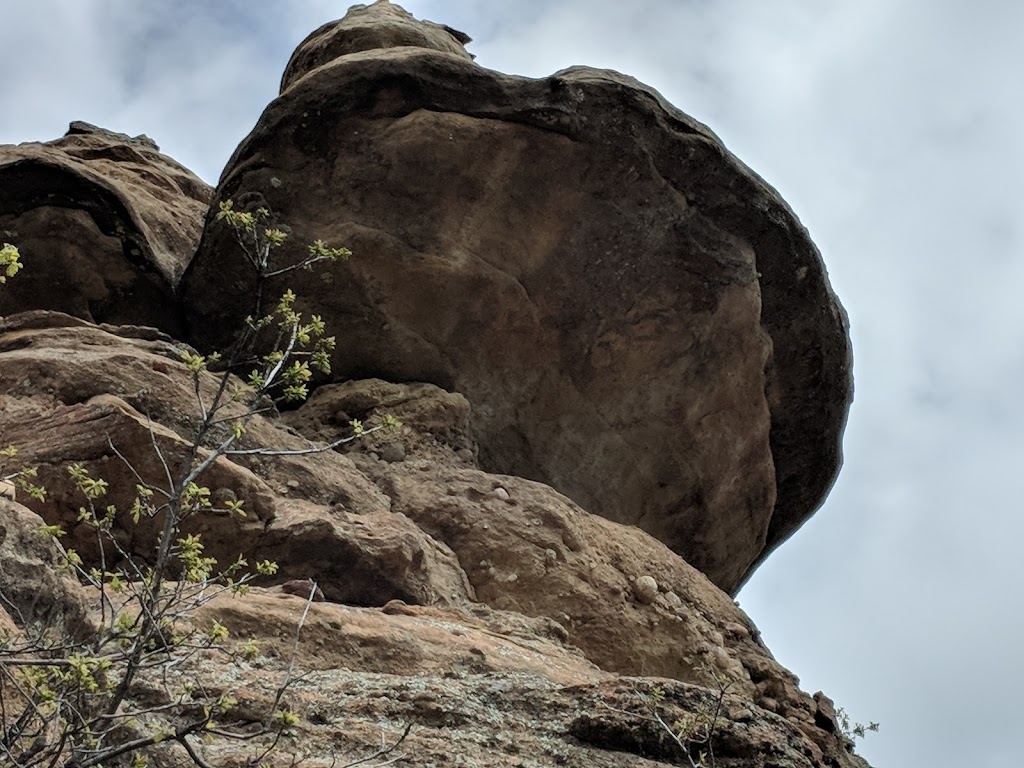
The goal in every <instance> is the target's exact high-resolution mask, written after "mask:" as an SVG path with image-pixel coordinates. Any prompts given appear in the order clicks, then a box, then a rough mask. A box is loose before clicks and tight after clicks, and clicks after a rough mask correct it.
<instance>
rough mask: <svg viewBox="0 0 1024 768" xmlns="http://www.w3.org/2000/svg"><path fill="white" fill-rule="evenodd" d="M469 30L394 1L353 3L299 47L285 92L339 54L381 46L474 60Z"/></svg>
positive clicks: (287, 69) (290, 65) (283, 79)
mask: <svg viewBox="0 0 1024 768" xmlns="http://www.w3.org/2000/svg"><path fill="white" fill-rule="evenodd" d="M468 42H470V38H469V36H468V35H466V33H464V32H459V31H458V30H455V29H452V28H451V27H448V26H445V25H443V24H434V23H433V22H429V21H418V20H416V19H414V18H413V17H412V15H411V14H410V13H409V12H408V11H406V10H405V9H404V8H402V7H400V6H397V5H392V4H391V3H387V2H385V3H376V4H375V5H373V6H370V7H367V6H365V5H353V6H352V7H351V8H349V10H348V13H347V14H346V15H345V18H343V19H341V20H340V21H332V22H329V23H327V24H324V25H323V26H322V27H320V28H319V29H318V30H316V31H315V32H312V33H311V34H310V35H309V36H308V37H307V38H306V39H305V40H303V41H302V42H301V43H299V47H298V48H296V49H295V53H293V54H292V57H291V59H290V60H289V61H288V66H287V67H285V70H284V75H283V76H282V77H281V92H282V93H284V91H286V90H287V89H288V88H289V87H290V86H291V85H292V83H294V82H295V81H297V80H299V79H301V78H302V77H304V76H305V75H307V74H309V73H310V72H312V71H313V70H315V69H317V68H319V67H321V66H323V65H324V64H329V63H330V62H331V61H333V60H334V59H336V58H338V57H339V56H347V55H349V54H353V53H360V52H362V51H373V50H377V49H380V48H402V47H412V48H427V49H430V50H434V51H441V52H443V53H450V54H454V55H455V56H460V57H462V58H464V59H468V60H472V58H473V57H472V56H471V55H470V54H469V53H467V52H466V49H465V47H464V46H465V44H466V43H468Z"/></svg>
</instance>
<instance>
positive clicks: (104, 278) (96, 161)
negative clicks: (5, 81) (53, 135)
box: [0, 122, 211, 335]
mask: <svg viewBox="0 0 1024 768" xmlns="http://www.w3.org/2000/svg"><path fill="white" fill-rule="evenodd" d="M210 193H211V190H210V187H208V186H207V185H206V184H205V183H203V182H202V181H201V180H200V179H199V178H198V177H197V176H196V175H195V174H193V173H192V172H191V171H189V170H187V169H186V168H184V167H182V166H181V165H178V164H177V163H176V162H174V161H173V160H172V159H171V158H169V157H167V156H166V155H163V154H160V152H159V149H158V147H157V146H156V144H154V143H153V141H152V140H151V139H149V138H148V137H145V136H138V137H135V138H130V137H128V136H125V135H124V134H119V133H114V132H112V131H106V130H103V129H101V128H96V127H95V126H91V125H89V124H88V123H81V122H75V123H72V124H71V127H70V129H69V130H68V133H67V134H66V135H65V136H64V137H63V138H60V139H57V140H56V141H50V142H46V143H43V144H37V143H27V144H19V145H17V146H10V145H5V146H0V236H2V237H0V240H3V241H8V242H12V243H15V244H16V245H17V246H18V247H19V249H20V250H21V253H22V256H23V259H22V261H23V262H24V264H25V269H24V270H22V272H21V273H19V275H18V279H17V280H12V281H10V283H9V284H8V285H5V286H4V290H3V291H2V292H0V315H4V314H12V313H15V312H21V311H25V310H31V309H53V310H60V311H62V312H67V313H69V314H72V315H75V316H77V317H81V318H84V319H87V320H94V321H96V322H113V323H126V324H141V325H151V326H155V327H158V328H162V329H163V330H165V331H171V332H175V333H178V335H180V331H181V311H180V309H179V308H178V305H177V302H176V301H175V300H174V298H173V287H174V285H175V283H176V282H177V280H178V278H179V277H180V275H181V273H182V271H183V270H184V269H185V265H186V264H187V263H188V260H189V259H190V257H191V255H192V252H193V251H194V250H195V247H196V244H197V243H198V241H199V234H200V231H201V229H202V225H203V217H204V216H205V214H206V209H207V206H208V203H209V199H210Z"/></svg>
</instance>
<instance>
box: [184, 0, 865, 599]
mask: <svg viewBox="0 0 1024 768" xmlns="http://www.w3.org/2000/svg"><path fill="white" fill-rule="evenodd" d="M459 39H460V38H459V36H458V35H457V34H453V33H452V32H450V31H448V30H447V29H445V28H442V27H439V26H436V25H423V24H419V23H415V22H414V21H413V20H412V19H411V17H409V15H408V14H407V13H406V12H405V11H403V10H402V9H401V8H399V7H397V6H393V5H390V4H386V3H376V4H374V5H372V6H368V7H360V6H356V7H355V8H353V9H352V10H351V11H350V13H349V15H348V17H346V19H345V20H343V21H342V22H340V23H338V24H335V25H326V26H325V27H323V28H321V29H320V30H317V32H315V33H314V34H313V35H311V36H310V38H308V39H307V40H306V41H305V42H304V43H303V44H301V45H300V46H299V48H298V50H297V51H296V53H295V55H294V56H293V57H292V60H291V62H290V64H289V66H288V70H287V71H286V73H285V76H284V78H283V81H282V86H283V90H282V93H281V95H280V97H279V98H278V99H276V100H275V101H274V102H273V103H271V104H270V106H269V107H268V108H267V110H266V111H265V112H264V114H263V116H262V117H261V118H260V121H259V123H258V124H257V125H256V127H255V128H254V129H253V131H252V133H251V134H250V135H249V136H248V138H246V139H245V141H243V142H242V144H241V146H240V147H239V148H238V150H237V151H236V152H235V154H234V156H233V157H232V158H231V161H230V162H229V163H228V166H227V168H226V169H225V171H224V174H223V176H222V179H221V183H220V185H219V187H218V189H217V191H216V193H215V201H221V200H225V199H229V198H231V199H234V200H236V201H238V202H239V203H241V204H243V205H251V206H256V205H265V206H266V207H268V208H269V209H271V210H273V211H274V212H275V213H276V214H278V215H279V217H280V220H281V221H282V222H285V223H287V224H288V225H289V226H291V227H292V229H293V231H294V233H295V234H296V235H297V237H296V238H295V241H296V244H297V246H296V247H298V244H300V243H303V242H308V241H309V240H311V239H313V238H314V237H320V238H323V239H325V240H328V241H329V242H334V243H339V244H344V245H346V246H348V247H349V248H351V249H352V250H353V251H354V252H355V254H356V258H354V259H353V260H352V261H351V262H349V263H347V264H345V265H339V266H338V267H337V268H336V269H332V270H330V271H329V273H326V274H324V273H319V272H311V273H304V274H301V275H289V276H288V277H287V285H288V286H290V287H292V288H293V289H294V290H295V292H296V293H297V294H298V295H299V296H301V297H303V298H304V299H305V300H306V302H307V304H306V306H307V307H309V308H313V307H315V309H316V311H317V312H319V313H321V314H323V315H324V317H325V319H327V320H328V321H329V324H330V326H331V328H332V331H333V332H336V333H337V334H338V338H339V342H340V343H339V347H338V351H337V355H336V359H335V361H334V368H335V371H336V379H337V380H339V381H343V380H345V379H347V378H350V377H356V378H363V377H367V376H374V377H379V378H382V379H386V380H389V381H421V382H430V383H433V384H436V385H438V386H440V387H442V388H444V389H446V390H450V391H456V392H459V393H461V394H463V395H465V397H466V398H467V399H468V400H469V402H470V403H471V404H472V406H473V409H474V418H473V425H472V430H473V436H474V438H475V439H476V440H477V441H478V443H479V447H480V460H481V464H482V466H483V467H485V468H486V469H488V470H490V471H495V472H502V473H508V474H515V475H519V476H522V477H528V478H531V479H534V480H538V481H541V482H544V483H547V484H549V485H551V486H553V487H555V488H556V489H558V490H559V491H561V492H562V493H565V494H566V495H567V496H569V497H570V498H572V499H573V500H574V501H576V502H577V503H579V504H581V505H582V506H583V507H585V508H586V509H587V510H589V511H591V512H594V513H597V514H600V515H603V516H604V517H607V518H608V519H610V520H615V521H617V522H621V523H626V524H632V525H638V526H640V527H641V528H643V529H644V530H646V531H648V532H649V533H651V534H652V535H654V536H656V537H657V538H659V539H661V540H662V541H664V542H665V543H666V544H668V545H669V546H670V547H671V548H672V549H673V550H675V551H676V552H678V553H679V554H681V555H682V556H683V557H684V558H686V560H687V561H688V562H690V563H692V564H693V565H695V566H696V567H698V568H699V569H700V570H702V571H703V572H704V573H706V574H707V575H708V577H709V578H711V580H712V581H713V582H714V583H715V584H717V585H718V586H719V587H721V588H722V589H724V590H725V591H727V592H735V591H736V590H737V589H738V588H739V587H740V585H741V584H742V583H743V581H744V580H745V579H746V578H747V577H748V576H749V574H750V573H751V572H752V570H753V569H754V568H755V567H756V566H757V564H758V563H760V562H761V560H762V559H763V558H764V557H765V556H766V555H767V554H768V553H769V552H770V551H771V550H772V549H773V548H774V547H776V546H777V545H778V544H779V543H780V542H782V541H783V540H784V539H785V538H787V537H788V536H789V535H790V534H792V533H793V531H795V530H796V529H797V527H799V525H800V524H801V523H802V522H803V521H805V520H806V519H807V518H808V517H809V516H810V515H811V514H812V513H813V512H814V510H815V509H816V508H817V507H818V505H819V504H820V503H821V501H822V499H823V498H824V495H825V493H826V492H827V490H828V489H829V488H830V487H831V484H832V482H833V480H834V477H835V474H836V472H837V470H838V467H839V463H840V437H841V432H842V428H843V426H844V423H845V417H846V412H847V407H848V404H849V401H850V397H851V391H852V390H851V386H852V385H851V378H850V349H849V342H848V336H847V326H846V320H845V315H844V313H843V310H842V308H841V306H840V305H839V303H838V301H837V300H836V298H835V296H834V295H833V294H832V291H831V289H830V288H829V285H828V281H827V277H826V274H825V270H824V267H823V265H822V262H821V259H820V256H819V254H818V252H817V250H816V249H815V247H814V245H813V244H812V243H811V241H810V240H809V239H808V236H807V233H806V232H805V230H804V229H803V227H802V226H801V225H800V224H799V222H798V221H797V219H796V217H795V216H794V215H793V213H792V212H791V211H790V210H789V208H788V207H787V206H786V204H785V203H784V202H783V201H782V200H781V199H780V198H779V196H778V194H777V193H776V192H775V191H774V190H772V189H771V188H770V187H769V186H768V185H767V184H765V183H764V182H763V181H762V180H761V179H760V178H758V177H757V176H756V175H755V174H754V173H752V172H751V171H750V170H749V169H747V168H746V167H745V166H744V165H743V164H742V163H740V162H739V161H738V160H737V159H736V158H734V157H733V156H732V155H730V154H729V153H728V151H726V149H725V148H724V147H723V146H722V144H721V142H719V140H718V139H717V138H716V137H715V136H714V134H712V133H711V131H710V130H708V129H707V128H706V127H705V126H703V125H701V124H700V123H698V122H697V121H695V120H693V119H692V118H690V117H688V116H686V115H684V114H683V113H681V112H680V111H678V110H677V109H675V108H674V107H672V106H670V105H669V104H667V103H666V102H665V101H664V100H663V99H662V98H661V96H660V95H659V94H657V93H656V92H655V91H653V90H652V89H650V88H648V87H646V86H643V85H642V84H640V83H637V82H636V81H634V80H632V79H630V78H628V77H624V76H622V75H619V74H617V73H614V72H608V71H599V70H593V69H587V68H582V67H576V68H572V69H569V70H565V71H563V72H559V73H557V74H555V75H553V76H551V77H549V78H547V79H543V80H534V79H528V78H522V77H512V76H508V75H503V74H500V73H497V72H493V71H490V70H487V69H484V68H483V67H480V66H478V65H477V64H474V63H473V62H472V61H471V59H470V58H469V56H468V55H467V54H465V52H464V51H463V50H462V48H461V44H460V42H459ZM246 274H247V273H246V272H245V267H244V262H243V260H242V259H241V258H240V256H239V255H237V252H233V250H232V243H231V236H230V233H228V232H225V231H224V230H222V229H218V228H210V227H208V228H207V229H206V230H205V232H204V234H203V239H202V242H201V244H200V246H199V251H198V253H197V255H196V258H195V259H194V260H193V261H192V263H191V264H190V266H189V269H188V271H187V273H186V275H185V278H184V281H183V284H182V295H183V297H184V301H185V304H186V306H187V311H188V314H189V319H190V328H191V331H190V332H191V337H192V339H193V341H194V342H195V343H196V344H197V345H199V346H200V347H207V348H212V347H217V346H220V345H222V344H223V343H224V342H225V340H226V339H227V338H228V337H229V334H230V333H231V332H232V330H233V329H235V328H237V327H238V324H239V322H240V320H241V318H242V317H244V316H245V314H246V313H247V312H248V311H249V307H248V304H247V303H246V299H245V297H246V295H247V294H248V293H250V292H251V290H250V289H249V286H250V283H248V282H247V280H246ZM225 285H227V286H229V289H228V290H227V291H225V290H224V289H223V286H225ZM283 287H284V283H281V288H282V289H283Z"/></svg>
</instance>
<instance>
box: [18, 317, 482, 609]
mask: <svg viewBox="0 0 1024 768" xmlns="http://www.w3.org/2000/svg"><path fill="white" fill-rule="evenodd" d="M136 332H138V333H139V334H140V335H142V336H143V338H134V337H133V334H134V333H136ZM147 335H148V336H150V337H151V338H146V336H147ZM154 335H155V336H156V337H157V338H152V336H154ZM177 357H178V355H177V348H176V346H175V345H174V344H172V343H171V342H170V341H168V340H167V339H165V338H159V334H155V332H153V331H152V330H147V329H142V330H139V329H132V328H116V327H113V326H108V327H105V328H99V327H97V326H94V325H91V324H88V323H85V322H84V321H81V320H76V319H74V318H71V317H67V316H62V315H58V314H56V313H42V312H39V313H30V314H26V315H17V316H14V317H11V318H7V319H6V320H5V321H3V322H0V442H2V443H3V444H4V445H8V444H13V445H15V446H17V448H18V460H19V462H21V463H23V464H24V465H26V466H35V465H38V466H39V477H38V482H39V483H41V484H43V485H45V486H46V488H47V489H48V494H47V500H46V502H45V503H39V502H32V503H31V506H32V507H33V509H35V510H36V511H37V512H39V513H40V514H41V515H43V516H44V517H45V518H46V519H47V520H48V521H49V522H51V523H61V524H63V525H64V526H65V527H66V528H67V530H68V534H67V538H66V541H67V543H68V546H73V547H74V548H76V549H78V550H79V551H80V552H81V553H82V555H83V556H84V557H92V556H94V554H95V553H96V552H97V549H96V547H97V545H96V541H95V537H94V534H93V532H92V531H91V529H90V528H89V527H88V526H85V525H83V524H80V523H78V522H77V515H78V509H79V507H80V505H81V503H82V499H81V497H80V494H78V492H77V491H76V490H75V487H74V483H73V482H72V480H71V479H70V477H69V476H68V473H67V468H68V467H69V466H70V465H71V464H72V463H75V462H78V463H81V464H83V465H84V466H85V467H86V469H88V470H89V471H90V473H91V474H92V475H93V476H94V477H99V478H103V479H105V480H107V482H108V483H109V485H110V491H109V493H108V495H107V496H106V497H104V504H114V505H115V506H117V507H118V509H120V510H121V516H120V517H119V530H120V531H121V534H119V535H121V540H120V541H121V544H122V546H123V547H125V548H126V549H127V550H128V551H129V552H130V553H131V554H132V556H134V557H138V558H141V559H142V560H143V561H146V560H147V559H151V558H152V556H153V553H154V543H155V537H156V535H157V529H156V526H155V525H154V524H152V523H151V524H149V525H145V524H143V525H140V526H137V527H136V526H131V525H129V524H128V523H127V521H126V516H127V510H128V509H129V507H130V505H131V502H132V499H133V498H134V493H135V491H134V489H135V483H136V477H135V473H138V474H139V475H140V476H142V477H143V478H147V479H148V480H150V481H151V482H152V483H153V484H154V485H156V486H158V487H163V486H164V485H165V481H164V477H165V471H164V468H163V464H164V462H166V463H167V465H168V466H169V467H170V468H171V470H172V471H175V470H177V468H178V467H179V466H180V465H181V462H182V461H183V460H184V457H185V456H186V455H187V448H188V442H187V440H188V437H189V435H190V434H191V430H192V425H193V423H194V420H195V416H194V414H196V413H197V408H198V406H197V404H196V401H195V395H194V393H193V392H192V385H191V377H190V376H189V374H188V372H187V371H186V369H185V366H184V365H183V364H182V363H180V362H178V360H177ZM215 388H216V381H215V380H214V378H213V376H212V375H209V374H207V375H206V376H204V378H203V391H204V396H205V397H206V398H207V402H210V400H211V399H212V395H213V392H214V391H215ZM244 441H252V442H251V443H249V442H245V443H244V444H240V445H243V447H244V446H245V445H248V446H249V447H273V448H281V449H290V448H307V447H309V443H308V442H307V441H306V440H303V439H301V438H299V437H297V436H296V435H294V434H292V433H291V432H289V431H287V430H285V429H283V428H281V427H279V426H276V425H274V424H273V423H271V422H270V421H268V420H266V419H262V418H257V419H254V420H253V422H251V423H250V427H249V429H248V431H247V433H246V436H245V438H244ZM154 444H155V445H157V446H158V447H159V449H160V451H161V453H162V458H161V456H159V455H158V454H157V453H156V451H155V450H154ZM118 454H120V456H119V455H118ZM122 457H123V458H122ZM126 461H127V462H130V464H131V467H129V466H128V464H127V463H126ZM203 481H204V482H205V483H206V484H208V485H209V486H210V487H211V488H212V489H215V491H218V492H219V491H227V492H229V493H230V495H231V497H233V498H236V499H241V500H243V501H244V502H245V509H247V510H248V512H249V514H248V516H247V517H246V518H243V519H239V518H236V517H233V516H229V515H226V514H213V513H211V514H207V515H203V516H200V517H199V518H196V519H194V520H192V521H190V522H189V523H188V525H187V528H188V530H189V531H192V532H198V533H201V534H202V535H203V541H204V544H205V545H206V552H207V554H210V555H212V556H214V557H217V558H218V559H219V560H220V561H221V562H233V561H234V559H235V558H236V557H237V556H238V555H239V554H242V553H245V554H246V556H247V557H250V558H255V559H263V558H266V559H270V560H275V561H277V562H278V563H279V564H280V566H281V570H280V573H279V577H280V578H281V580H284V581H287V580H288V579H290V578H309V577H313V578H316V580H317V581H318V583H319V584H320V586H321V588H322V589H323V592H324V594H325V595H326V596H327V598H328V599H331V600H336V601H339V602H346V603H351V604H356V605H383V604H384V603H386V602H388V601H389V600H392V599H396V598H397V599H402V600H407V601H410V602H416V603H427V604H432V603H441V604H444V603H448V602H454V603H460V602H464V601H466V600H467V599H469V598H470V597H471V596H472V593H471V587H470V586H469V584H468V582H467V581H466V578H465V575H464V574H463V572H462V570H461V568H460V567H459V565H458V562H457V561H456V559H455V557H454V555H453V554H452V553H451V551H450V550H448V549H447V548H446V547H444V546H443V545H440V544H439V543H437V542H435V541H433V540H432V539H431V538H430V537H429V536H427V535H426V534H424V533H423V531H421V530H420V529H419V528H418V527H417V526H416V525H415V524H414V523H413V522H412V521H411V520H409V519H408V518H407V517H405V516H404V515H400V514H396V513H394V512H392V511H391V510H390V509H389V506H390V502H389V500H388V499H387V498H386V497H384V496H383V495H382V494H381V493H380V492H379V491H378V490H377V488H376V487H375V486H374V485H373V484H372V483H371V482H370V481H368V480H367V479H366V478H365V477H364V476H363V475H362V474H361V473H360V472H358V471H357V470H356V469H355V468H354V467H353V466H352V462H351V460H350V459H348V458H346V457H344V456H341V455H339V454H337V453H333V452H330V451H328V452H325V453H320V454H313V455H308V456H290V457H277V458H275V459H273V460H267V459H264V458H262V457H255V458H252V457H241V458H239V460H238V461H231V460H228V459H227V458H221V459H218V460H217V461H216V462H215V463H214V464H213V465H212V466H211V467H210V470H209V471H208V472H207V474H206V475H205V476H204V478H203ZM110 562H113V563H114V564H117V563H116V560H113V559H112V560H111V561H110Z"/></svg>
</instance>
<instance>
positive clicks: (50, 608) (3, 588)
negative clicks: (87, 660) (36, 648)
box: [0, 498, 89, 641]
mask: <svg viewBox="0 0 1024 768" xmlns="http://www.w3.org/2000/svg"><path fill="white" fill-rule="evenodd" d="M42 525H44V521H43V520H42V519H41V518H40V517H39V516H38V515H37V514H35V513H34V512H32V511H31V510H29V509H27V508H26V507H24V506H22V505H20V504H16V503H14V502H12V501H10V500H8V499H4V498H0V596H2V597H3V600H2V601H0V641H2V640H3V639H4V633H5V632H6V633H8V634H11V633H13V632H16V631H18V630H19V629H20V630H24V631H26V632H31V633H36V632H39V631H41V630H43V629H44V628H46V629H49V630H50V631H51V632H60V631H65V632H67V633H68V634H70V636H71V637H78V636H80V635H81V634H82V633H83V632H84V631H87V629H88V626H89V625H88V621H87V616H88V602H87V597H86V593H85V591H84V590H83V589H82V588H81V587H80V586H79V584H78V582H77V581H75V580H74V579H71V578H69V577H68V576H65V575H64V574H63V573H62V572H61V571H60V569H59V567H58V564H59V562H60V557H59V555H58V552H57V549H56V546H55V545H54V544H53V543H52V542H51V541H50V540H49V539H47V538H44V537H42V536H40V535H39V528H40V527H41V526H42Z"/></svg>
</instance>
